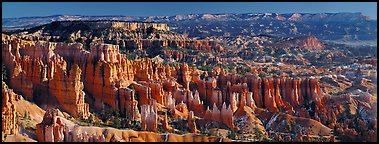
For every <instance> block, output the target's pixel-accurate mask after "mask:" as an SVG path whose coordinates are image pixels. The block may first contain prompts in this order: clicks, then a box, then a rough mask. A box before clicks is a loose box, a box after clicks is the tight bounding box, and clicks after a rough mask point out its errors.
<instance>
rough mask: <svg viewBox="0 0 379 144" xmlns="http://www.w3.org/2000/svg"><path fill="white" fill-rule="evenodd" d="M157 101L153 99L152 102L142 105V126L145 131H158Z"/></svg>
mask: <svg viewBox="0 0 379 144" xmlns="http://www.w3.org/2000/svg"><path fill="white" fill-rule="evenodd" d="M157 121H158V113H157V102H156V101H155V100H151V101H150V104H145V105H142V106H141V128H142V130H144V131H146V130H147V131H153V132H158V122H157Z"/></svg>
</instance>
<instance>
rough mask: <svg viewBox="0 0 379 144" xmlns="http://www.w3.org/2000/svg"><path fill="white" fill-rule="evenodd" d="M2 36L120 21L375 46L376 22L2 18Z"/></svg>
mask: <svg viewBox="0 0 379 144" xmlns="http://www.w3.org/2000/svg"><path fill="white" fill-rule="evenodd" d="M2 20H3V23H2V28H3V32H6V31H9V30H14V29H24V28H31V27H35V26H39V25H43V24H48V23H51V22H54V21H74V20H75V21H76V20H83V21H88V20H92V21H93V20H119V21H135V22H157V23H165V24H167V25H168V26H169V27H170V30H172V31H174V32H177V33H183V34H188V36H189V37H199V38H206V37H212V36H215V37H228V36H232V37H233V36H252V35H261V34H263V35H275V36H281V37H298V36H306V35H310V34H311V35H315V36H316V37H317V38H318V39H319V40H321V41H323V40H328V41H342V42H359V43H366V42H367V41H372V42H375V41H376V40H377V20H370V18H369V17H368V16H365V15H363V14H362V13H360V12H356V13H346V12H341V13H287V14H278V13H242V14H230V13H226V14H185V15H174V16H146V17H140V16H121V15H114V16H112V15H111V16H82V15H52V16H46V17H22V18H3V19H2Z"/></svg>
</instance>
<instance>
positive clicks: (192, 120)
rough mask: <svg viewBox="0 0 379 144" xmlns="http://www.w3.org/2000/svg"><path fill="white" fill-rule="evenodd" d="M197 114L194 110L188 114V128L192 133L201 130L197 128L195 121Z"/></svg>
mask: <svg viewBox="0 0 379 144" xmlns="http://www.w3.org/2000/svg"><path fill="white" fill-rule="evenodd" d="M195 120H196V119H195V116H194V114H193V111H190V112H189V114H188V119H187V121H188V129H189V131H190V132H191V133H198V132H199V130H198V129H197V128H196V122H195Z"/></svg>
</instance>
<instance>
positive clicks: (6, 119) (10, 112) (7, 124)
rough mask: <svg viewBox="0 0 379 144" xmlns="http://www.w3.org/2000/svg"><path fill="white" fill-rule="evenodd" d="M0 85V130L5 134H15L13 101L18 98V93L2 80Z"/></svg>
mask: <svg viewBox="0 0 379 144" xmlns="http://www.w3.org/2000/svg"><path fill="white" fill-rule="evenodd" d="M2 87H3V88H2V105H1V126H2V127H1V132H2V133H3V134H5V135H9V134H10V135H12V134H16V133H18V126H17V124H16V106H15V105H14V102H15V101H17V100H18V99H19V97H20V95H17V94H15V93H14V92H13V90H12V89H9V88H8V86H7V85H6V84H5V83H4V82H2Z"/></svg>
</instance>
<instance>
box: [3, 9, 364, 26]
mask: <svg viewBox="0 0 379 144" xmlns="http://www.w3.org/2000/svg"><path fill="white" fill-rule="evenodd" d="M67 20H124V21H145V22H150V21H155V22H174V21H188V20H190V21H193V20H194V21H230V20H233V21H258V20H278V21H302V22H361V21H369V20H370V18H369V17H368V16H365V15H363V14H362V13H360V12H357V13H288V14H278V13H243V14H187V15H175V16H147V17H139V16H121V15H110V16H84V15H52V16H44V17H43V16H42V17H21V18H3V19H2V21H3V23H2V27H3V28H29V27H34V26H37V25H42V24H47V23H50V22H53V21H67Z"/></svg>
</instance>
